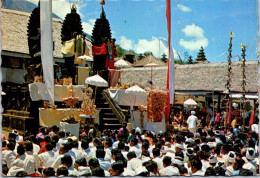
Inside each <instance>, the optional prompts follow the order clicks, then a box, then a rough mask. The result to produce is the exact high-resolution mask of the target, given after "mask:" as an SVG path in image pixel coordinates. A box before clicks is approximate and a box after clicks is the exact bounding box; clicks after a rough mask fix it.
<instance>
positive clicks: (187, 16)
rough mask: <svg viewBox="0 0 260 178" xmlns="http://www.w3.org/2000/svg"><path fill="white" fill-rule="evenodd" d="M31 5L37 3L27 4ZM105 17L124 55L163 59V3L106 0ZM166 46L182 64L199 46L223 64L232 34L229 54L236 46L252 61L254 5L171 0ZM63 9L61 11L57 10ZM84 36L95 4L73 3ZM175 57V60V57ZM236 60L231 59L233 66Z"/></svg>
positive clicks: (61, 0)
mask: <svg viewBox="0 0 260 178" xmlns="http://www.w3.org/2000/svg"><path fill="white" fill-rule="evenodd" d="M28 1H31V2H35V1H36V0H28ZM74 1H75V0H70V1H69V0H53V12H54V13H56V14H57V15H58V16H60V17H61V18H62V19H64V17H65V15H66V14H67V13H69V12H70V3H69V2H74ZM105 2H106V4H105V6H104V9H105V12H106V17H107V19H108V20H109V22H110V28H111V30H112V36H113V37H114V38H116V39H117V41H116V43H117V44H120V45H121V46H122V47H123V48H125V49H127V50H130V49H132V50H135V51H136V52H137V53H143V52H145V51H152V52H153V53H154V55H155V56H157V57H158V56H160V55H161V54H163V53H166V54H167V47H166V45H165V44H164V43H163V42H162V41H160V40H159V39H160V37H163V38H166V39H167V26H166V17H165V8H166V1H165V0H105ZM171 3H172V4H171V5H172V7H171V8H172V39H171V43H172V46H173V48H174V49H175V51H176V52H178V53H179V54H180V56H181V58H182V59H184V53H185V52H187V53H188V54H189V55H191V56H193V59H196V57H197V53H198V51H199V48H200V46H203V47H204V50H205V54H206V57H207V59H208V60H209V61H210V62H212V63H213V62H226V61H227V51H228V44H229V34H230V32H231V30H232V31H233V32H234V34H235V37H234V38H233V48H232V55H233V56H236V55H239V56H240V55H241V43H245V44H246V45H247V51H246V55H247V56H246V60H256V59H257V35H258V15H257V0H172V2H171ZM61 6H62V8H61ZM77 7H78V12H79V14H80V15H81V20H82V25H83V28H84V31H86V32H87V33H90V34H91V32H92V29H93V25H94V23H95V20H96V19H97V18H99V16H100V12H101V5H100V4H99V0H81V2H78V3H77ZM176 56H177V55H176ZM238 59H239V58H238V57H234V58H233V61H237V60H238Z"/></svg>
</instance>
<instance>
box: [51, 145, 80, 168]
mask: <svg viewBox="0 0 260 178" xmlns="http://www.w3.org/2000/svg"><path fill="white" fill-rule="evenodd" d="M68 151H69V146H68V144H66V143H65V144H63V145H61V146H60V151H59V155H57V157H56V159H55V161H54V163H53V164H52V166H51V167H53V168H54V169H56V168H58V166H59V165H60V164H61V158H63V157H64V156H65V155H70V154H69V152H68ZM70 156H71V155H70ZM72 161H73V164H74V162H75V160H74V158H73V157H72Z"/></svg>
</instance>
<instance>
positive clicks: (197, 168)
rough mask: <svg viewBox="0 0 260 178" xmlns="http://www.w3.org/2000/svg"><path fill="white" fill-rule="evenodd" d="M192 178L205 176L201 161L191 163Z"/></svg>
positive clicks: (195, 160) (196, 160)
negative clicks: (193, 177)
mask: <svg viewBox="0 0 260 178" xmlns="http://www.w3.org/2000/svg"><path fill="white" fill-rule="evenodd" d="M190 163H191V172H192V176H204V174H205V172H204V171H202V170H201V169H202V163H201V161H200V160H199V159H194V160H191V161H190Z"/></svg>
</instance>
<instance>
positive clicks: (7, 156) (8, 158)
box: [2, 142, 17, 169]
mask: <svg viewBox="0 0 260 178" xmlns="http://www.w3.org/2000/svg"><path fill="white" fill-rule="evenodd" d="M14 149H15V144H14V143H13V142H9V143H8V144H7V148H6V150H4V151H2V160H4V161H5V163H6V164H7V167H8V168H9V169H10V168H11V163H12V162H13V161H14V160H15V158H16V156H17V154H16V153H15V152H14Z"/></svg>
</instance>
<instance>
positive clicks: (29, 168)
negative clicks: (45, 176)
mask: <svg viewBox="0 0 260 178" xmlns="http://www.w3.org/2000/svg"><path fill="white" fill-rule="evenodd" d="M17 153H18V157H17V158H16V159H15V160H14V161H13V162H12V163H11V167H13V166H17V167H20V168H23V169H24V170H25V171H26V172H27V173H28V175H32V174H34V173H35V172H36V166H35V162H36V161H35V158H34V156H32V155H27V154H25V149H24V147H23V146H22V145H19V146H18V147H17Z"/></svg>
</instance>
